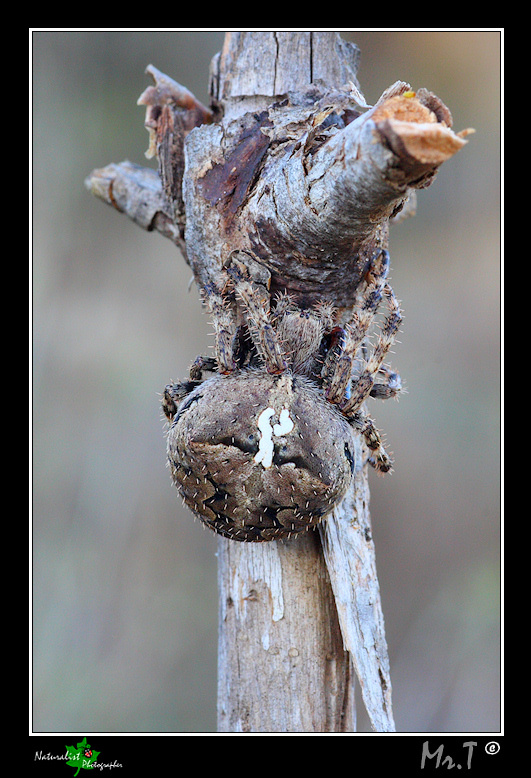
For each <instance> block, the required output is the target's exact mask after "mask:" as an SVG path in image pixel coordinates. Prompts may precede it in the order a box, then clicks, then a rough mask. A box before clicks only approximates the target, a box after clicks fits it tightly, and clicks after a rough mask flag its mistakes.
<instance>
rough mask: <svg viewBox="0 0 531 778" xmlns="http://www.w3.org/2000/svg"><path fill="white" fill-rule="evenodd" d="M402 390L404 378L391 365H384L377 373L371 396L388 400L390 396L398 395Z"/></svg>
mask: <svg viewBox="0 0 531 778" xmlns="http://www.w3.org/2000/svg"><path fill="white" fill-rule="evenodd" d="M401 390H402V379H401V378H400V375H399V374H398V373H395V371H394V370H391V368H390V367H388V366H386V365H382V366H381V368H380V369H379V370H378V372H377V374H376V377H375V382H374V384H373V387H372V389H371V397H376V399H378V400H388V399H389V398H390V397H396V396H397V395H398V394H399V393H400V391H401Z"/></svg>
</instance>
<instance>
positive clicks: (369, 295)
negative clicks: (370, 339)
mask: <svg viewBox="0 0 531 778" xmlns="http://www.w3.org/2000/svg"><path fill="white" fill-rule="evenodd" d="M388 272H389V252H387V251H385V250H383V249H382V250H381V251H380V252H379V253H378V254H377V255H376V257H375V258H374V259H373V262H372V264H371V266H370V268H369V271H368V273H367V278H366V288H365V292H364V294H363V299H362V302H361V305H360V307H359V310H357V311H355V312H354V313H353V315H352V317H351V319H350V321H349V322H348V324H347V325H346V327H345V329H343V328H340V327H337V328H335V330H333V331H332V335H333V338H332V341H331V345H330V349H329V352H328V354H327V356H326V358H325V361H324V364H323V368H322V371H321V376H322V378H323V388H324V391H325V396H326V398H327V400H328V401H329V402H333V403H336V404H338V405H341V404H342V403H343V402H344V400H345V397H346V395H347V393H348V390H349V386H350V381H351V378H352V368H353V364H354V360H355V358H356V353H357V351H358V349H359V348H360V346H361V345H362V343H363V340H364V338H365V337H366V335H367V332H368V330H369V327H370V326H371V323H372V321H373V319H374V317H375V315H376V312H377V311H378V308H379V306H380V303H381V300H382V294H383V289H384V286H385V283H386V278H387V274H388Z"/></svg>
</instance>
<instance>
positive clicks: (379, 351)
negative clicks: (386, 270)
mask: <svg viewBox="0 0 531 778" xmlns="http://www.w3.org/2000/svg"><path fill="white" fill-rule="evenodd" d="M383 294H384V296H385V298H386V300H387V305H388V307H389V314H388V316H387V318H386V319H385V321H384V323H383V326H382V328H381V331H380V335H379V337H378V342H377V344H376V347H375V349H374V351H373V353H372V354H371V356H370V357H369V359H368V361H367V364H366V366H365V370H364V371H363V372H362V373H361V375H360V376H359V378H358V379H357V381H356V383H355V384H354V386H353V390H352V394H351V396H350V398H349V399H348V400H346V402H345V403H343V404H342V405H341V410H342V412H343V413H344V414H345V415H346V416H347V417H348V416H350V415H351V414H353V413H355V412H356V411H358V410H359V408H360V407H361V406H362V405H363V403H364V402H365V400H366V399H367V397H368V396H369V395H370V394H371V392H372V391H373V387H374V384H375V383H376V377H377V375H378V373H379V372H380V371H381V369H382V364H383V361H384V359H385V357H386V355H387V353H388V351H389V349H390V348H391V346H392V345H393V343H394V341H395V337H396V333H397V332H398V330H399V328H400V325H401V323H402V313H401V311H400V306H399V304H398V301H397V299H396V297H395V295H394V292H393V290H392V289H391V287H390V286H389V284H387V283H386V284H384V287H383ZM377 392H378V390H377Z"/></svg>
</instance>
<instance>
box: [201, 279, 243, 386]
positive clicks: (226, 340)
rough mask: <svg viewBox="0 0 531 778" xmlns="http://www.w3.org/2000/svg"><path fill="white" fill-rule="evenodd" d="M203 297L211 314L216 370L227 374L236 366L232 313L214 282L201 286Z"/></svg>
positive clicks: (234, 330) (234, 325) (235, 332)
mask: <svg viewBox="0 0 531 778" xmlns="http://www.w3.org/2000/svg"><path fill="white" fill-rule="evenodd" d="M203 299H204V301H205V304H206V306H207V307H208V309H209V311H210V313H211V314H212V325H213V327H214V335H215V345H214V348H215V352H216V361H217V366H218V370H219V372H220V373H222V374H223V375H228V374H229V373H232V372H234V370H236V367H237V365H236V361H235V358H234V350H235V339H236V334H237V328H236V322H235V321H234V315H233V313H232V311H231V310H230V308H229V306H228V304H227V302H226V300H225V297H224V296H223V294H222V293H221V292H220V291H219V289H218V288H217V286H216V285H215V284H213V283H209V284H207V285H206V286H205V287H204V288H203Z"/></svg>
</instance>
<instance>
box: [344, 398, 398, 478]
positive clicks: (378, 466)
mask: <svg viewBox="0 0 531 778" xmlns="http://www.w3.org/2000/svg"><path fill="white" fill-rule="evenodd" d="M348 418H349V421H350V423H351V424H352V426H353V427H355V428H356V429H358V430H359V431H360V432H361V434H362V435H363V437H364V438H365V442H366V444H367V446H368V448H369V450H370V451H371V456H370V457H369V460H368V461H369V464H370V465H372V466H373V467H374V469H375V470H377V471H378V472H380V473H388V472H389V470H391V468H392V467H393V462H392V460H391V458H390V456H389V455H388V454H387V452H386V450H385V449H384V447H383V445H382V439H381V437H380V433H379V432H378V430H377V429H376V427H375V426H374V422H373V420H372V419H371V417H370V416H369V415H368V414H366V413H363V412H362V411H356V412H355V413H353V414H352V415H351V416H349V417H348Z"/></svg>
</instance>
